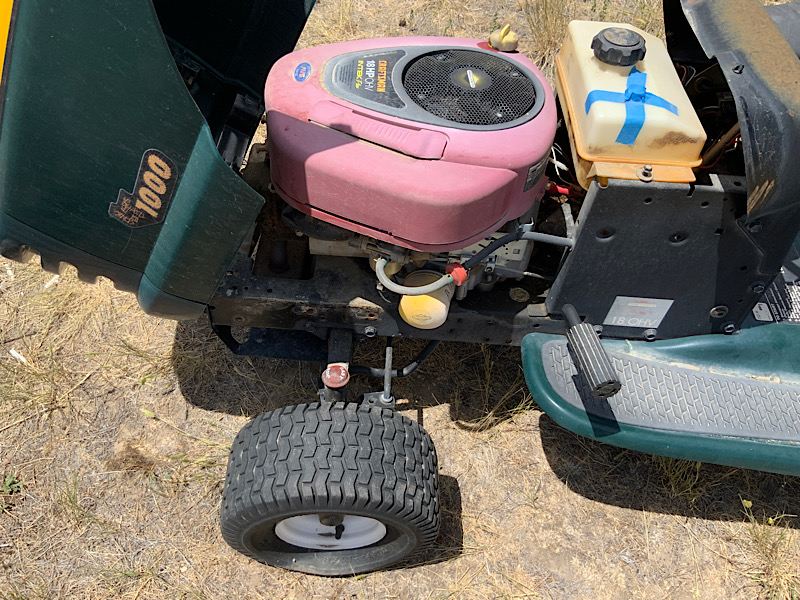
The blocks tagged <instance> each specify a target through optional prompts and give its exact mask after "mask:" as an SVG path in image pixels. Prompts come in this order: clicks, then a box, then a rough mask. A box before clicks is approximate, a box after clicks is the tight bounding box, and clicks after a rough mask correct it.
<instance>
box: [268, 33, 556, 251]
mask: <svg viewBox="0 0 800 600" xmlns="http://www.w3.org/2000/svg"><path fill="white" fill-rule="evenodd" d="M265 100H266V106H267V131H268V137H267V140H268V144H269V153H270V166H271V174H272V183H273V185H274V186H275V189H276V191H277V192H278V193H279V194H280V195H281V197H283V199H284V200H286V202H287V203H289V204H290V205H291V206H294V207H295V208H297V209H298V210H301V211H302V212H304V213H306V214H309V215H311V216H313V217H316V218H319V219H322V220H324V221H327V222H329V223H334V224H336V225H338V226H340V227H344V228H347V229H350V230H353V231H356V232H358V233H362V234H365V235H369V236H371V237H374V238H377V239H379V240H383V241H386V242H390V243H393V244H397V245H400V246H404V247H407V248H412V249H415V250H423V251H434V252H439V251H447V250H453V249H458V248H463V247H465V246H467V245H469V244H471V243H474V242H476V241H478V240H480V239H482V238H483V237H486V236H487V235H489V234H491V233H493V232H494V231H496V230H497V229H498V228H499V227H500V226H501V225H502V224H503V223H505V222H506V221H509V220H511V219H515V218H517V217H519V216H521V215H523V214H525V213H527V212H528V211H529V210H530V209H531V208H532V207H534V206H535V204H536V203H537V202H538V201H539V199H540V197H541V195H542V193H543V189H544V183H545V182H544V178H543V174H544V169H545V166H546V163H547V158H548V153H549V151H550V146H551V145H552V143H553V138H554V136H555V128H556V107H555V100H554V99H553V95H552V92H551V91H550V87H549V85H548V84H547V81H546V80H545V78H544V76H543V75H542V73H541V72H540V71H539V70H538V69H537V68H536V66H535V65H534V64H533V63H532V62H531V61H529V60H528V59H527V58H525V57H524V56H523V55H521V54H518V53H513V54H507V53H500V52H495V51H493V50H491V49H490V48H489V47H488V45H487V44H486V43H485V42H482V41H480V40H470V39H459V38H429V37H428V38H424V37H419V38H386V39H379V40H359V41H355V42H345V43H342V44H330V45H327V46H320V47H317V48H309V49H306V50H300V51H298V52H294V53H292V54H289V55H287V56H285V57H283V58H282V59H281V60H279V61H278V62H277V63H276V64H275V66H274V67H273V68H272V70H271V71H270V75H269V78H268V79H267V84H266V90H265Z"/></svg>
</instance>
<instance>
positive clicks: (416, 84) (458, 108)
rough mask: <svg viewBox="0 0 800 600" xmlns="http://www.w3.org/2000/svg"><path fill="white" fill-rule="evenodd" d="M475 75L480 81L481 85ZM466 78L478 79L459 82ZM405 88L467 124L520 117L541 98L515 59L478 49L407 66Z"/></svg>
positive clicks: (435, 110)
mask: <svg viewBox="0 0 800 600" xmlns="http://www.w3.org/2000/svg"><path fill="white" fill-rule="evenodd" d="M467 71H469V73H470V74H469V75H467ZM472 73H474V74H475V76H476V77H477V78H478V79H479V83H478V85H475V80H474V78H473V75H472ZM462 76H463V77H464V78H465V77H469V78H470V80H467V83H469V81H471V82H472V83H471V84H470V85H463V84H459V83H458V82H457V80H458V79H459V78H460V77H462ZM487 76H488V78H487ZM471 85H474V87H471ZM403 87H405V90H406V92H407V93H408V95H409V96H410V97H411V99H412V100H413V101H414V102H416V103H417V104H419V105H420V106H421V107H422V108H424V109H425V110H426V111H428V112H430V113H432V114H434V115H436V116H437V117H440V118H442V119H446V120H448V121H454V122H456V123H462V124H465V125H500V124H503V123H508V122H509V121H514V120H516V119H519V118H520V117H522V116H523V115H524V114H525V113H526V112H527V111H528V110H530V108H531V107H532V106H533V104H534V102H535V101H536V88H535V87H534V84H533V82H532V81H531V80H530V79H529V78H528V76H527V75H526V74H525V73H523V72H522V71H521V70H520V69H519V68H517V67H516V66H515V65H514V63H512V62H510V61H508V60H504V59H502V58H500V57H498V56H493V55H491V54H486V53H483V52H476V51H474V50H442V51H437V52H431V53H430V54H425V55H423V56H420V57H419V58H418V59H416V60H415V61H413V62H412V63H411V64H410V65H409V66H408V68H407V69H406V72H405V75H404V77H403Z"/></svg>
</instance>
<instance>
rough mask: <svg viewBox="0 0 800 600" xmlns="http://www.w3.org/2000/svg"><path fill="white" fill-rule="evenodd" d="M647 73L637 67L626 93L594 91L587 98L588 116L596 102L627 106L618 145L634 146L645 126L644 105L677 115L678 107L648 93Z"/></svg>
mask: <svg viewBox="0 0 800 600" xmlns="http://www.w3.org/2000/svg"><path fill="white" fill-rule="evenodd" d="M646 82H647V73H642V72H641V71H637V70H636V67H633V68H632V69H631V72H630V73H629V74H628V87H627V88H626V89H625V92H622V93H621V92H609V91H608V90H593V91H591V92H589V95H588V96H586V114H587V115H588V114H589V109H590V108H591V107H592V104H594V103H595V102H616V103H619V104H624V105H625V122H624V123H623V124H622V129H620V132H619V135H618V136H617V140H616V141H617V143H618V144H625V145H626V146H633V144H634V143H635V142H636V138H637V137H638V136H639V132H640V131H641V130H642V127H643V126H644V118H645V112H644V105H645V104H649V105H650V106H657V107H659V108H663V109H666V110H668V111H669V112H671V113H673V114H675V115H677V114H678V107H677V106H675V105H674V104H671V103H669V102H667V101H666V100H664V98H661V97H660V96H656V95H655V94H652V93H650V92H648V91H647V89H646V86H645V84H646Z"/></svg>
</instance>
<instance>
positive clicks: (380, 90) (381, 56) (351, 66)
mask: <svg viewBox="0 0 800 600" xmlns="http://www.w3.org/2000/svg"><path fill="white" fill-rule="evenodd" d="M405 54H406V53H405V52H404V51H403V50H384V51H378V52H365V53H363V54H362V53H359V54H350V55H347V57H346V58H343V59H341V61H340V62H339V63H338V64H337V66H336V70H335V71H334V76H333V83H334V84H335V85H336V86H337V87H338V88H339V89H341V90H342V91H344V92H347V93H348V94H352V95H354V96H356V97H358V98H364V99H366V100H372V101H373V102H380V103H381V104H385V105H387V106H393V107H395V108H402V107H403V106H404V104H403V101H402V100H401V99H400V97H399V96H398V95H397V93H396V92H395V91H394V86H393V85H392V71H393V70H394V67H395V65H396V64H397V62H398V61H399V60H400V59H401V58H403V57H404V56H405Z"/></svg>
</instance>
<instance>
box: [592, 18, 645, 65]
mask: <svg viewBox="0 0 800 600" xmlns="http://www.w3.org/2000/svg"><path fill="white" fill-rule="evenodd" d="M592 50H594V55H595V56H596V57H597V58H598V59H600V60H601V61H603V62H604V63H606V64H609V65H616V66H618V67H629V66H631V65H635V64H636V63H637V62H639V61H640V60H642V59H643V58H644V53H645V47H644V38H643V37H642V36H641V35H639V34H638V33H636V32H635V31H633V30H631V29H626V28H625V27H606V28H605V29H603V30H602V31H601V32H600V33H598V34H597V35H596V36H594V37H593V38H592Z"/></svg>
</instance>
